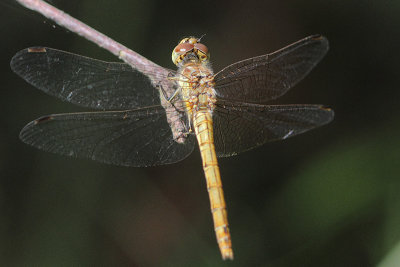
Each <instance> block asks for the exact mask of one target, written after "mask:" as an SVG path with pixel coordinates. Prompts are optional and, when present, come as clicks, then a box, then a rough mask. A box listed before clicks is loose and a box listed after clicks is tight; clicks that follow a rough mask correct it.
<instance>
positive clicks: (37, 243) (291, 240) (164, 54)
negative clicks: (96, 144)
mask: <svg viewBox="0 0 400 267" xmlns="http://www.w3.org/2000/svg"><path fill="white" fill-rule="evenodd" d="M4 3H5V5H4ZM4 3H1V4H3V6H2V7H3V8H2V9H0V20H1V23H0V32H1V34H2V36H3V41H2V42H1V43H0V48H1V51H2V52H1V53H0V69H1V73H2V74H1V77H2V80H3V84H2V86H1V88H2V96H1V98H0V107H1V111H2V116H1V117H0V123H1V125H2V127H1V131H0V177H1V184H0V205H1V206H0V207H1V209H0V212H1V213H0V214H1V217H2V220H1V221H0V253H1V254H0V265H1V266H31V265H34V266H60V265H63V266H72V265H80V266H92V265H101V266H225V265H230V266H363V267H364V266H380V267H389V266H400V264H399V262H400V248H399V246H400V245H399V242H400V227H399V226H400V195H399V193H398V192H399V191H400V175H399V174H400V166H399V163H398V162H399V158H400V138H399V136H400V125H399V116H400V112H399V111H400V110H399V99H400V98H399V90H398V86H399V84H400V83H399V82H400V81H399V75H398V74H397V70H398V62H400V58H399V53H398V47H399V40H398V38H397V37H398V36H400V32H399V31H400V21H399V20H400V16H398V14H399V13H400V10H399V9H400V4H399V2H398V1H368V0H361V1H344V0H341V1H316V0H308V1H294V0H291V1H275V0H271V1H256V0H250V1H246V3H243V2H242V1H238V0H233V1H203V2H201V3H199V2H187V1H185V2H182V1H173V2H172V1H128V0H120V1H117V2H112V1H105V0H101V1H95V0H83V1H65V0H53V1H52V4H54V5H55V6H57V7H59V8H61V9H63V10H65V11H66V12H67V13H69V14H71V15H73V16H74V17H76V18H78V19H81V20H83V21H84V22H86V23H88V24H89V25H91V26H93V27H94V28H96V29H98V30H100V31H102V32H103V33H105V34H107V35H109V36H110V37H112V38H114V39H116V40H118V41H120V42H121V43H123V44H125V45H126V46H128V47H130V48H132V49H133V50H135V51H137V52H139V53H140V54H142V55H144V56H146V57H148V58H149V59H151V60H153V61H155V62H156V63H158V64H160V65H163V66H165V67H168V68H173V65H172V63H171V62H170V53H171V49H172V48H173V47H174V46H175V45H176V43H177V42H178V40H179V39H180V38H181V37H183V36H187V35H195V36H200V35H202V34H204V33H206V34H207V35H206V36H205V39H204V42H205V43H207V45H208V47H209V48H210V50H211V59H212V62H213V66H214V68H215V70H219V69H221V68H223V67H224V66H226V65H228V64H230V63H233V62H235V61H238V60H241V59H245V58H248V57H252V56H257V55H261V54H265V53H267V52H272V51H274V50H276V49H279V48H281V47H283V46H285V45H287V44H289V43H291V42H294V41H296V40H298V39H300V38H302V37H305V36H307V35H310V34H314V33H321V34H324V35H326V36H327V37H328V39H329V40H330V46H331V49H330V52H329V53H328V55H327V56H326V58H325V59H324V60H323V61H322V62H321V63H320V64H319V65H318V66H317V68H316V69H315V70H314V71H313V72H312V73H311V74H310V75H309V77H307V78H306V79H305V80H304V81H303V82H301V83H300V84H299V85H297V86H296V88H294V89H293V90H291V91H290V92H289V93H288V94H287V95H286V96H285V97H283V98H282V99H280V100H279V101H278V102H279V103H322V104H327V105H330V106H332V107H333V109H334V110H335V113H336V118H335V120H334V121H333V122H332V123H331V124H330V125H327V126H324V127H322V128H321V129H318V130H315V131H312V132H309V133H307V134H304V135H301V136H299V137H295V138H291V139H288V140H285V141H284V142H276V143H271V144H268V145H265V146H264V147H262V148H259V149H256V150H254V151H251V152H248V153H244V154H243V155H239V156H237V157H232V158H227V159H221V160H220V167H221V172H222V179H223V182H224V188H225V192H226V199H227V205H228V213H229V221H230V227H231V231H232V239H233V249H234V253H235V260H234V261H233V262H223V261H222V260H221V257H220V255H219V251H218V248H217V244H216V241H215V235H214V231H213V226H212V219H211V215H210V211H209V203H208V196H207V192H206V186H205V182H204V178H203V172H202V169H201V159H200V156H199V153H198V150H196V151H195V152H194V153H193V155H192V156H190V157H189V158H188V159H186V160H184V161H182V162H180V163H177V164H173V165H170V166H162V167H155V168H121V167H115V166H108V165H102V164H99V163H96V162H91V161H86V160H75V159H71V158H65V157H60V156H57V155H53V154H49V153H44V152H42V151H38V150H35V149H33V148H31V147H29V146H26V145H25V144H23V143H22V142H20V141H19V139H18V133H19V131H20V129H21V128H22V127H23V126H24V124H25V123H27V122H29V121H31V120H32V119H35V118H37V117H39V116H41V115H44V114H50V113H61V112H71V111H79V110H82V109H81V108H79V107H74V106H73V105H70V104H68V103H63V102H61V101H58V100H56V99H54V98H52V97H50V96H47V95H44V94H43V93H41V92H40V91H39V90H36V89H34V88H33V87H32V86H30V85H28V84H26V83H25V82H24V81H23V80H22V79H20V78H19V77H17V76H16V75H15V74H13V73H12V72H11V70H10V68H9V61H10V59H11V57H12V56H13V55H14V54H15V53H16V52H17V51H19V50H20V49H23V48H26V47H29V46H34V45H44V46H49V47H54V48H57V49H61V50H67V51H70V52H74V53H78V54H83V55H86V56H90V57H94V58H100V59H103V60H110V61H117V60H118V59H117V58H115V57H113V56H112V55H110V54H109V53H108V52H106V51H103V50H102V49H99V48H98V47H96V46H94V45H92V44H91V43H89V42H88V41H86V40H83V39H82V38H81V37H79V36H76V35H75V34H73V33H70V32H68V31H66V30H64V29H62V28H60V27H59V26H56V25H53V23H52V22H51V21H48V20H45V19H43V18H42V17H41V16H39V15H37V14H34V13H33V12H30V11H28V10H25V9H23V8H21V7H19V6H18V5H17V4H16V3H15V2H13V1H11V0H6V1H4Z"/></svg>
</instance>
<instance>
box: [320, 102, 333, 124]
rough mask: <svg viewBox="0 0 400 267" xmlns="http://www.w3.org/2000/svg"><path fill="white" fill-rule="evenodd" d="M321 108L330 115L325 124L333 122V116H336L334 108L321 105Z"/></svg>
mask: <svg viewBox="0 0 400 267" xmlns="http://www.w3.org/2000/svg"><path fill="white" fill-rule="evenodd" d="M319 109H320V110H322V111H324V112H326V115H328V116H329V117H328V119H327V120H326V123H325V124H327V123H329V122H331V121H332V120H333V118H334V117H335V111H334V110H333V109H332V108H330V107H327V106H322V105H321V106H319Z"/></svg>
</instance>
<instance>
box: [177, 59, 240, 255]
mask: <svg viewBox="0 0 400 267" xmlns="http://www.w3.org/2000/svg"><path fill="white" fill-rule="evenodd" d="M179 73H180V75H179V78H178V79H177V80H178V83H179V85H180V88H181V92H180V93H181V99H182V100H183V101H184V103H185V106H186V112H187V114H188V116H189V121H190V122H191V124H192V125H191V129H190V130H192V129H194V131H195V133H196V137H197V141H198V144H199V148H200V153H201V158H202V160H203V169H204V174H205V177H206V182H207V189H208V194H209V198H210V204H211V213H212V216H213V220H214V229H215V233H216V237H217V242H218V245H219V248H220V251H221V255H222V258H223V259H233V252H232V243H231V236H230V233H229V227H228V218H227V211H226V203H225V199H224V193H223V190H222V182H221V176H220V172H219V167H218V162H217V156H216V153H215V146H214V135H213V121H212V112H213V109H214V104H215V102H216V97H215V91H214V88H213V86H214V80H213V79H214V76H213V73H212V70H211V68H210V67H208V66H207V64H204V63H200V62H193V61H189V62H187V63H186V64H183V65H182V66H181V68H180V70H179Z"/></svg>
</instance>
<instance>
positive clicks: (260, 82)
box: [215, 35, 329, 103]
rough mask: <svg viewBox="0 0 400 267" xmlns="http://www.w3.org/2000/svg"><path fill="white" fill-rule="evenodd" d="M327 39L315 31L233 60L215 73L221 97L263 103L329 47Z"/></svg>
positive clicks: (303, 73)
mask: <svg viewBox="0 0 400 267" xmlns="http://www.w3.org/2000/svg"><path fill="white" fill-rule="evenodd" d="M328 48H329V45H328V40H327V39H326V38H325V37H323V36H321V35H314V36H310V37H307V38H304V39H302V40H300V41H298V42H295V43H293V44H291V45H289V46H287V47H285V48H282V49H280V50H278V51H276V52H274V53H272V54H267V55H263V56H258V57H254V58H249V59H246V60H243V61H239V62H237V63H234V64H232V65H230V66H228V67H226V68H224V69H223V70H221V71H220V72H218V73H217V74H216V75H215V84H216V85H215V89H216V91H217V95H218V97H220V98H223V99H227V100H234V101H240V102H250V103H265V102H267V101H269V100H273V99H276V98H278V97H280V96H282V95H283V94H285V93H286V92H287V91H288V90H289V89H290V88H291V87H292V86H294V85H295V84H296V83H297V82H299V81H300V80H302V79H303V78H304V77H305V76H306V75H307V74H308V73H309V72H310V71H311V70H312V69H313V68H314V66H315V65H316V64H317V63H318V62H319V61H320V60H321V59H322V58H323V56H324V55H325V54H326V52H327V51H328Z"/></svg>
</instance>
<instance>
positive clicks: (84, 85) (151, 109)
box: [10, 35, 334, 259]
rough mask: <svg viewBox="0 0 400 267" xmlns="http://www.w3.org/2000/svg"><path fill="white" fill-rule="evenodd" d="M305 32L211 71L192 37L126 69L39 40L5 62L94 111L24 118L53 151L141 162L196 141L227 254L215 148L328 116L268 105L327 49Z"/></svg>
mask: <svg viewBox="0 0 400 267" xmlns="http://www.w3.org/2000/svg"><path fill="white" fill-rule="evenodd" d="M328 47H329V45H328V40H327V39H326V38H325V37H324V36H322V35H312V36H309V37H306V38H304V39H302V40H299V41H297V42H295V43H293V44H291V45H288V46H286V47H284V48H282V49H280V50H278V51H276V52H273V53H270V54H265V55H261V56H257V57H252V58H248V59H245V60H242V61H239V62H236V63H233V64H231V65H229V66H227V67H225V68H223V69H222V70H220V71H219V72H216V73H214V72H213V70H212V68H211V65H210V61H209V58H210V53H209V50H208V48H207V46H206V45H204V44H203V43H202V42H201V39H200V38H195V37H187V38H184V39H183V40H181V41H180V42H179V43H178V45H177V46H176V47H175V48H174V49H173V52H172V61H173V63H174V64H175V65H176V66H177V70H176V71H174V70H169V69H166V68H162V67H159V68H154V69H152V68H151V67H147V68H146V70H142V71H140V70H138V69H135V68H132V67H131V66H130V65H128V64H126V63H115V62H105V61H101V60H97V59H92V58H88V57H85V56H80V55H76V54H72V53H68V52H63V51H60V50H56V49H52V48H47V47H31V48H27V49H24V50H22V51H20V52H18V53H17V54H16V55H15V56H14V57H13V58H12V60H11V64H10V65H11V68H12V70H13V71H14V72H15V73H17V74H18V75H19V76H21V77H22V78H23V79H25V80H26V81H27V82H28V83H30V84H31V85H33V86H35V87H36V88H38V89H40V90H42V91H44V92H45V93H47V94H49V95H52V96H55V97H58V98H59V99H61V100H63V101H67V102H70V103H73V104H76V105H79V106H83V107H87V108H92V109H94V110H96V111H93V112H79V113H66V114H53V115H47V116H43V117H40V118H38V119H36V120H34V121H32V122H30V123H29V124H27V125H26V126H25V127H24V128H23V129H22V131H21V133H20V138H21V140H22V141H23V142H25V143H27V144H29V145H32V146H34V147H36V148H39V149H42V150H45V151H49V152H54V153H57V154H61V155H66V156H72V157H80V158H89V159H92V160H96V161H100V162H103V163H108V164H114V165H121V166H132V167H146V166H156V165H164V164H171V163H175V162H178V161H181V160H183V159H184V158H186V157H187V156H188V155H190V154H191V152H192V151H193V149H194V147H195V145H196V142H197V144H198V146H199V150H200V154H201V158H202V163H203V169H204V174H205V178H206V183H207V190H208V194H209V199H210V205H211V213H212V217H213V221H214V229H215V234H216V238H217V243H218V245H219V249H220V252H221V255H222V258H223V259H233V251H232V241H231V235H230V230H229V224H228V218H227V209H226V203H225V199H224V193H223V190H222V182H221V176H220V170H219V166H218V161H217V158H218V157H229V156H233V155H237V154H239V153H242V152H244V151H248V150H250V149H253V148H256V147H259V146H261V145H263V144H265V143H266V142H269V141H275V140H282V139H286V138H288V137H292V136H295V135H298V134H300V133H304V132H306V131H308V130H311V129H313V128H316V127H318V126H321V125H324V124H327V123H329V122H330V121H331V120H332V119H333V117H334V112H333V110H332V109H330V108H328V107H325V106H323V105H311V104H291V105H267V104H266V102H268V101H271V100H274V99H276V98H278V97H280V96H282V95H283V94H285V93H286V92H287V91H288V90H289V89H290V88H291V87H293V86H294V85H295V84H297V83H298V82H299V81H300V80H302V79H303V78H304V77H305V76H306V75H307V74H308V73H309V72H310V71H311V70H312V69H313V68H314V66H315V65H316V64H317V63H318V62H319V61H320V60H321V59H322V58H323V57H324V55H325V54H326V52H327V51H328Z"/></svg>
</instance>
